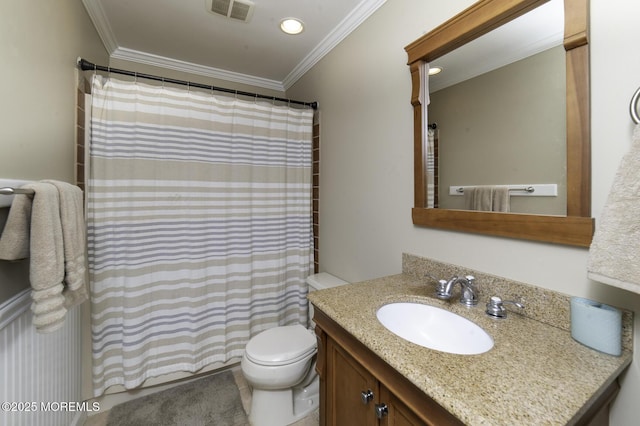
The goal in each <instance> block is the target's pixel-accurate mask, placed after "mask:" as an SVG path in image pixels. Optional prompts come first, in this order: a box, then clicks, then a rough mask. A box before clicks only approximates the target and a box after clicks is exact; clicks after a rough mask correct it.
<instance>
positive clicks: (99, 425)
mask: <svg viewBox="0 0 640 426" xmlns="http://www.w3.org/2000/svg"><path fill="white" fill-rule="evenodd" d="M231 371H232V372H233V376H234V378H235V380H236V384H237V385H238V390H239V391H240V397H241V398H242V406H243V407H244V410H245V412H246V413H247V415H248V414H249V407H250V406H251V388H250V387H249V385H248V384H247V382H246V381H245V379H244V377H243V376H242V371H241V370H240V367H234V368H232V370H231ZM108 416H109V412H108V411H104V412H101V413H98V414H95V415H93V416H90V417H88V418H87V420H86V421H85V422H84V426H106V424H107V417H108ZM318 423H319V414H318V410H315V411H314V412H312V413H311V414H310V415H308V416H307V417H305V418H304V419H302V420H299V421H297V422H295V423H293V424H292V425H291V426H318ZM185 426H188V425H185Z"/></svg>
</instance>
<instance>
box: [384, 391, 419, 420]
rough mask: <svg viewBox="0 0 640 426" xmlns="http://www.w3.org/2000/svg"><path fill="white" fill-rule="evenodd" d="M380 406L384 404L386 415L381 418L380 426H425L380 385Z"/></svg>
mask: <svg viewBox="0 0 640 426" xmlns="http://www.w3.org/2000/svg"><path fill="white" fill-rule="evenodd" d="M380 404H385V405H386V407H387V414H386V415H385V416H384V417H382V418H381V421H380V426H427V423H425V422H423V421H422V420H420V419H419V418H418V417H417V416H416V415H415V414H414V413H413V411H411V410H410V409H409V407H407V406H406V405H405V404H404V403H403V402H402V401H400V399H398V397H397V396H395V395H394V394H392V393H391V392H390V391H389V390H388V389H387V388H386V387H385V386H384V385H382V384H381V385H380Z"/></svg>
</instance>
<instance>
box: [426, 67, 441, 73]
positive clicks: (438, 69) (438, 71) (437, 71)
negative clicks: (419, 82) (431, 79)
mask: <svg viewBox="0 0 640 426" xmlns="http://www.w3.org/2000/svg"><path fill="white" fill-rule="evenodd" d="M441 72H442V68H440V67H429V75H436V74H440V73H441Z"/></svg>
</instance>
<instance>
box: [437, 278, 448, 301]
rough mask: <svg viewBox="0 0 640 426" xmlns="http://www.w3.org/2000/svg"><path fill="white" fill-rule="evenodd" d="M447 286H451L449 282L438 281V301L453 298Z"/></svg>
mask: <svg viewBox="0 0 640 426" xmlns="http://www.w3.org/2000/svg"><path fill="white" fill-rule="evenodd" d="M447 284H449V281H447V280H438V284H437V287H436V297H437V298H438V299H448V298H450V297H451V294H449V292H448V291H447Z"/></svg>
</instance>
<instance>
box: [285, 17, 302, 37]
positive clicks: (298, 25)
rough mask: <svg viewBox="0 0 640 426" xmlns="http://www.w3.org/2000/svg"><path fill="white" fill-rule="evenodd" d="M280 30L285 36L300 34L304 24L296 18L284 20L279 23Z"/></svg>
mask: <svg viewBox="0 0 640 426" xmlns="http://www.w3.org/2000/svg"><path fill="white" fill-rule="evenodd" d="M280 29H281V30H282V31H284V32H285V33H287V34H300V33H301V32H302V31H303V30H304V24H303V23H302V21H301V20H299V19H298V18H285V19H283V20H282V21H280Z"/></svg>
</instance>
